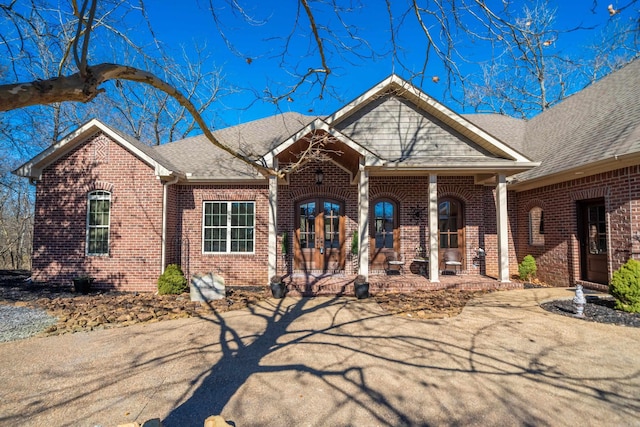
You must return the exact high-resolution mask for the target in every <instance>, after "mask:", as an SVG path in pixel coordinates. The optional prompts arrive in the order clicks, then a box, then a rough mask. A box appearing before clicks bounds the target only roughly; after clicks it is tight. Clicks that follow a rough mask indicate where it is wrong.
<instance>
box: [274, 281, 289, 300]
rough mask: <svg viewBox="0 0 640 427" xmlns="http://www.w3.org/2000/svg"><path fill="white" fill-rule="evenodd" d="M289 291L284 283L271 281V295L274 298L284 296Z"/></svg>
mask: <svg viewBox="0 0 640 427" xmlns="http://www.w3.org/2000/svg"><path fill="white" fill-rule="evenodd" d="M286 293H287V286H286V285H285V284H284V283H271V295H273V297H274V298H278V299H279V298H284V295H285V294H286Z"/></svg>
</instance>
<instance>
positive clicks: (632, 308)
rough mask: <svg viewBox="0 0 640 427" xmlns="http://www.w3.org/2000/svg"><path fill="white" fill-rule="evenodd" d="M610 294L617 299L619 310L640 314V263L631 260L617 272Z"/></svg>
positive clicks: (610, 285) (611, 284) (612, 281)
mask: <svg viewBox="0 0 640 427" xmlns="http://www.w3.org/2000/svg"><path fill="white" fill-rule="evenodd" d="M609 293H610V294H611V295H613V297H614V298H615V299H616V308H617V309H618V310H622V311H626V312H628V313H640V262H638V261H636V260H635V259H630V260H629V261H627V262H626V264H624V265H623V266H622V267H620V268H619V269H618V270H617V271H615V272H614V273H613V277H612V278H611V282H610V283H609Z"/></svg>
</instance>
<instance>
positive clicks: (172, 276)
mask: <svg viewBox="0 0 640 427" xmlns="http://www.w3.org/2000/svg"><path fill="white" fill-rule="evenodd" d="M187 289H188V286H187V279H186V278H185V277H184V273H183V272H182V269H180V266H179V265H177V264H169V265H168V266H167V268H165V270H164V273H162V275H161V276H160V277H159V278H158V293H159V294H160V295H167V294H171V295H178V294H181V293H183V292H186V291H187Z"/></svg>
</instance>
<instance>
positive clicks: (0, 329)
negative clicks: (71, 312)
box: [0, 305, 58, 342]
mask: <svg viewBox="0 0 640 427" xmlns="http://www.w3.org/2000/svg"><path fill="white" fill-rule="evenodd" d="M57 322H58V319H57V318H56V317H53V316H49V315H48V314H47V313H46V312H45V311H44V310H40V309H37V308H28V307H16V306H12V305H0V342H7V341H14V340H20V339H23V338H28V337H31V336H34V335H38V334H39V333H41V332H43V331H45V330H46V329H47V328H49V327H51V326H53V325H55V324H56V323H57Z"/></svg>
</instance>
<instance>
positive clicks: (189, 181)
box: [180, 176, 267, 185]
mask: <svg viewBox="0 0 640 427" xmlns="http://www.w3.org/2000/svg"><path fill="white" fill-rule="evenodd" d="M180 184H181V185H202V184H213V185H251V184H259V185H266V184H267V179H266V178H262V179H260V178H247V179H242V178H234V179H224V178H222V179H212V178H210V177H206V176H187V177H186V179H185V181H184V182H181V183H180Z"/></svg>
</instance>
